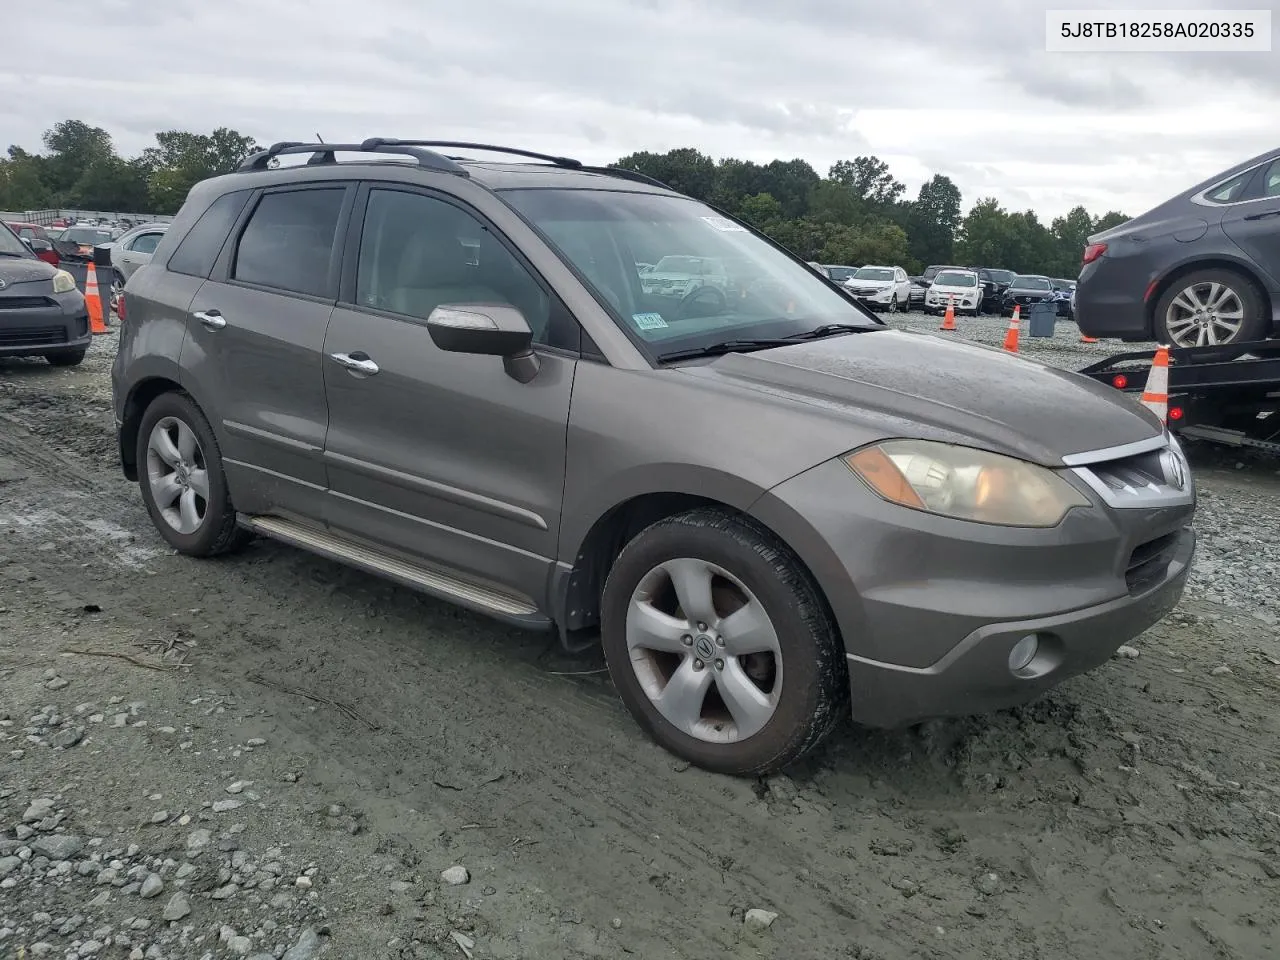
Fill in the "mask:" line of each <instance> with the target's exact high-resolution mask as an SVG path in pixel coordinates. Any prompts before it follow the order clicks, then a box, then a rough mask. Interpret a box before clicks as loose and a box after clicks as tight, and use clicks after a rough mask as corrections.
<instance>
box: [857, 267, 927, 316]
mask: <svg viewBox="0 0 1280 960" xmlns="http://www.w3.org/2000/svg"><path fill="white" fill-rule="evenodd" d="M844 286H845V289H847V290H848V291H849V292H850V293H852V294H853V295H854V296H855V297H857V298H858V300H859V301H860V302H861V303H862V304H863V305H864V306H867V307H870V308H871V309H872V310H887V311H889V313H897V312H898V311H899V310H906V309H908V308H909V306H910V302H911V280H910V279H909V278H908V277H907V271H905V270H903V269H902V267H874V266H869V267H860V268H859V269H857V270H856V271H854V274H853V276H851V277H850V278H849V279H848V280H846V281H845V282H844Z"/></svg>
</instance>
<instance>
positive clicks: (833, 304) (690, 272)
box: [502, 189, 880, 355]
mask: <svg viewBox="0 0 1280 960" xmlns="http://www.w3.org/2000/svg"><path fill="white" fill-rule="evenodd" d="M502 198H503V199H504V200H505V201H506V202H507V203H509V204H510V205H511V206H512V207H513V208H515V210H517V211H518V212H519V213H520V214H521V215H523V216H524V217H525V218H526V219H527V220H529V222H530V223H532V224H533V225H534V226H535V227H537V228H538V229H539V230H540V231H541V232H542V234H543V235H544V236H545V237H546V238H547V240H548V241H549V242H550V243H551V244H552V246H553V247H555V248H556V250H557V252H558V253H559V254H560V256H561V257H562V258H563V259H564V260H565V262H566V263H568V264H569V265H570V266H572V267H574V268H575V269H576V270H577V271H578V273H579V274H580V275H581V276H582V278H583V279H584V280H585V281H586V282H587V283H588V284H589V285H590V286H591V287H592V288H593V291H594V293H595V294H596V297H597V299H599V301H600V302H601V303H602V304H605V305H607V306H608V307H609V309H610V310H611V312H612V313H613V314H614V315H615V318H616V319H617V320H618V321H619V322H620V323H621V324H622V326H623V327H624V328H625V329H626V330H627V331H628V332H629V333H631V334H632V335H633V336H635V337H636V338H638V339H639V340H640V341H642V342H643V343H645V344H647V345H651V346H652V348H653V350H654V352H655V353H657V354H659V355H660V354H665V353H670V352H674V351H677V350H681V351H683V350H690V349H697V348H699V347H705V346H710V345H711V344H715V343H719V342H722V341H725V340H742V339H757V338H776V337H787V336H792V335H795V334H800V333H806V332H808V331H810V330H813V329H814V328H815V327H818V326H821V325H826V324H832V323H839V324H850V325H855V326H861V327H879V326H880V324H879V323H877V322H876V320H875V319H874V318H873V317H870V316H868V315H867V314H866V313H864V312H863V311H862V310H860V309H859V308H858V307H856V306H855V305H854V304H852V303H851V302H850V301H849V300H848V299H846V297H845V296H844V295H842V294H841V293H839V292H838V291H837V290H836V289H834V288H833V287H831V286H830V285H828V284H827V283H825V282H824V281H823V280H821V279H820V278H819V277H818V276H817V275H816V274H814V273H813V272H812V271H811V270H810V269H809V268H808V267H806V266H805V265H804V264H803V263H800V262H798V261H796V260H792V259H791V258H790V257H788V256H787V255H786V254H784V253H783V252H782V251H780V250H778V249H777V248H776V247H774V246H772V245H770V244H769V243H768V242H767V241H766V240H764V239H763V238H762V237H760V236H758V235H757V234H755V233H752V232H751V231H750V230H747V229H746V228H745V227H742V226H740V225H739V224H737V223H735V222H734V221H732V220H728V219H726V218H725V217H723V216H720V215H719V214H717V213H716V212H715V211H714V210H712V209H711V208H710V207H708V206H706V205H704V204H701V203H698V202H697V201H695V200H688V199H685V198H683V197H673V196H666V195H660V194H645V193H626V192H621V191H617V192H615V191H604V190H559V189H555V190H545V189H543V190H521V189H515V190H504V191H502ZM637 263H652V264H655V266H654V268H653V270H651V271H649V272H647V273H641V272H640V271H639V270H638V269H637V268H636V264H637ZM668 264H673V265H675V267H678V269H677V268H675V267H673V269H670V270H668V269H667V265H668ZM709 265H714V269H712V268H711V267H710V266H709ZM695 267H696V268H697V269H694V268H695ZM704 267H706V268H707V269H705V270H704V269H703V268H704Z"/></svg>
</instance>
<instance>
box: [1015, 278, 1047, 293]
mask: <svg viewBox="0 0 1280 960" xmlns="http://www.w3.org/2000/svg"><path fill="white" fill-rule="evenodd" d="M1013 285H1014V286H1015V287H1017V288H1018V289H1019V290H1052V289H1053V285H1052V284H1050V283H1049V281H1048V280H1046V279H1045V278H1044V277H1018V278H1017V279H1016V280H1014V281H1013Z"/></svg>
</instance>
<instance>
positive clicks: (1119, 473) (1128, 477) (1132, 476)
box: [1070, 446, 1194, 509]
mask: <svg viewBox="0 0 1280 960" xmlns="http://www.w3.org/2000/svg"><path fill="white" fill-rule="evenodd" d="M1070 459H1074V458H1070ZM1074 469H1075V473H1076V475H1077V476H1079V477H1080V478H1081V479H1082V480H1084V481H1085V482H1086V483H1087V484H1089V486H1090V487H1092V488H1093V489H1094V490H1095V491H1097V492H1098V494H1099V495H1100V496H1101V497H1102V498H1103V499H1104V500H1106V501H1107V503H1108V504H1110V505H1111V506H1112V507H1115V508H1117V509H1126V508H1134V509H1142V508H1151V507H1160V506H1165V505H1173V504H1175V503H1190V502H1192V501H1193V499H1194V483H1193V481H1192V479H1191V472H1190V468H1189V467H1188V466H1187V461H1186V459H1185V457H1183V456H1182V455H1181V452H1180V451H1178V450H1177V448H1176V447H1173V448H1171V447H1164V446H1162V447H1159V448H1157V449H1154V450H1147V451H1144V452H1142V453H1137V454H1132V455H1130V456H1127V457H1120V458H1118V459H1116V460H1104V461H1101V462H1099V463H1087V464H1086V465H1083V466H1078V467H1075V468H1074Z"/></svg>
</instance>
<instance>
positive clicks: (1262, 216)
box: [1245, 210, 1280, 220]
mask: <svg viewBox="0 0 1280 960" xmlns="http://www.w3.org/2000/svg"><path fill="white" fill-rule="evenodd" d="M1266 217H1280V210H1268V211H1267V212H1266V213H1251V214H1250V215H1249V216H1247V217H1245V219H1246V220H1262V219H1265V218H1266Z"/></svg>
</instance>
